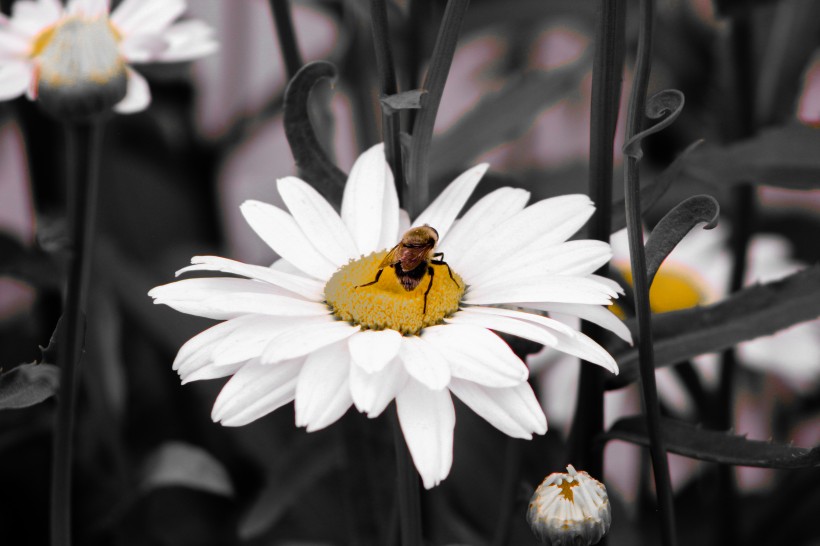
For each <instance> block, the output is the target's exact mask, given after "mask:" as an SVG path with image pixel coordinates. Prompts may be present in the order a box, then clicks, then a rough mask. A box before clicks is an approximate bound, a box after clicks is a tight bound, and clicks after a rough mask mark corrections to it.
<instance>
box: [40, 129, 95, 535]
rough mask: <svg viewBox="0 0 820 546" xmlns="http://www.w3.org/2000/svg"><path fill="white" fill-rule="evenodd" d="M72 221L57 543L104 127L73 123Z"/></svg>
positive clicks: (57, 462) (58, 437) (54, 513)
mask: <svg viewBox="0 0 820 546" xmlns="http://www.w3.org/2000/svg"><path fill="white" fill-rule="evenodd" d="M66 133H67V141H66V142H67V147H68V154H67V155H68V158H69V167H68V173H69V175H68V226H69V230H70V237H71V239H70V240H71V252H70V258H69V266H68V283H67V286H66V291H65V297H64V305H63V316H62V319H61V323H60V332H59V338H58V339H59V345H58V353H57V360H58V365H59V366H60V392H59V396H58V401H57V422H56V425H55V427H54V443H53V446H52V449H53V456H52V474H51V544H52V546H69V545H70V544H71V475H72V464H71V463H72V451H73V449H72V448H73V440H74V424H75V412H76V406H77V385H78V382H79V377H80V357H81V354H82V348H83V339H84V336H85V312H86V307H87V294H88V280H89V275H90V272H91V254H92V250H93V244H94V225H95V217H96V203H97V186H98V180H97V179H98V175H99V163H100V161H99V160H100V146H101V143H102V141H101V138H100V137H101V135H102V127H101V126H99V125H97V124H90V123H89V124H76V125H68V126H67V131H66Z"/></svg>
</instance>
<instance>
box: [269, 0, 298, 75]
mask: <svg viewBox="0 0 820 546" xmlns="http://www.w3.org/2000/svg"><path fill="white" fill-rule="evenodd" d="M270 9H271V13H272V14H273V23H274V25H276V35H277V36H278V38H279V49H280V50H281V51H282V58H283V59H284V61H285V70H287V72H288V79H291V78H293V76H294V75H295V74H296V72H298V71H299V69H300V68H302V64H304V63H303V62H302V56H301V55H300V54H299V44H297V43H296V33H295V32H294V31H293V18H292V16H291V13H290V3H289V1H288V0H270Z"/></svg>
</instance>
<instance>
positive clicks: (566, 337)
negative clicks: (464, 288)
mask: <svg viewBox="0 0 820 546" xmlns="http://www.w3.org/2000/svg"><path fill="white" fill-rule="evenodd" d="M463 312H464V313H470V314H488V315H497V316H504V317H510V318H513V319H517V320H521V321H525V322H532V323H534V324H537V325H540V326H542V327H544V328H548V329H549V330H550V333H551V334H552V335H553V336H555V338H556V339H557V340H558V343H557V344H556V345H552V346H551V347H553V348H554V349H557V350H559V351H562V352H565V353H567V354H571V355H573V356H577V357H578V358H582V359H584V360H587V361H589V362H592V363H593V364H598V365H599V366H602V367H604V368H606V369H607V370H608V371H610V372H612V373H614V374H617V373H618V365H617V364H616V363H615V359H613V358H612V356H611V355H610V354H609V353H608V352H606V350H605V349H604V348H603V347H601V346H600V345H598V343H596V342H595V341H594V340H592V339H591V338H589V336H587V335H585V334H583V333H581V332H579V331H578V330H575V329H574V328H571V327H569V326H567V325H566V324H564V323H562V322H559V321H557V320H555V319H551V318H548V317H543V316H541V315H536V314H534V313H525V312H523V311H514V310H512V309H502V308H498V307H470V308H469V309H465V310H464V311H463Z"/></svg>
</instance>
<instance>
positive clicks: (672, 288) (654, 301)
mask: <svg viewBox="0 0 820 546" xmlns="http://www.w3.org/2000/svg"><path fill="white" fill-rule="evenodd" d="M619 269H620V270H621V274H622V275H623V277H624V280H625V281H626V282H628V283H632V271H631V270H629V269H627V268H619ZM698 281H699V279H698V277H697V274H695V273H694V272H687V271H682V270H680V269H672V268H669V267H666V268H661V269H660V270H659V271H658V273H657V274H656V275H655V280H654V281H652V286H651V287H650V289H649V307H650V308H651V309H652V312H653V313H667V312H669V311H681V310H683V309H689V308H690V307H695V306H696V305H699V304H700V303H702V302H703V301H704V300H706V297H707V290H706V288H705V287H704V286H703V284H702V283H700V282H698ZM610 310H611V311H612V312H614V313H615V314H616V315H618V316H619V317H621V318H626V316H625V313H624V312H623V309H621V308H620V307H618V304H613V305H611V306H610Z"/></svg>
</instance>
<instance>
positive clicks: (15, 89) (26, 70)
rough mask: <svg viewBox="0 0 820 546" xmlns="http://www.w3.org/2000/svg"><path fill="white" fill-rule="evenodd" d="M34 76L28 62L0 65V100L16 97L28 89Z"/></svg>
mask: <svg viewBox="0 0 820 546" xmlns="http://www.w3.org/2000/svg"><path fill="white" fill-rule="evenodd" d="M33 76H34V73H33V68H32V66H31V65H30V64H28V63H23V62H11V63H2V65H0V100H10V99H13V98H17V97H19V96H21V95H23V94H25V92H26V91H27V90H28V88H29V86H30V85H31V81H32V78H33Z"/></svg>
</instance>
